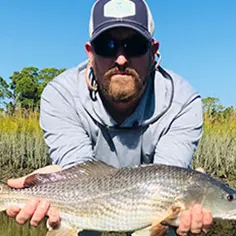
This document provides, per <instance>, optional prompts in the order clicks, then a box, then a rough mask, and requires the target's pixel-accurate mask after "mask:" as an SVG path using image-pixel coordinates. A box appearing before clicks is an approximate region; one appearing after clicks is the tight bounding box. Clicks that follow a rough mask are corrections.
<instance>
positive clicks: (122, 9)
mask: <svg viewBox="0 0 236 236" xmlns="http://www.w3.org/2000/svg"><path fill="white" fill-rule="evenodd" d="M135 13H136V8H135V4H134V3H133V2H132V1H130V0H111V1H109V2H108V3H106V4H105V5H104V16H105V17H114V18H123V17H129V16H134V15H135Z"/></svg>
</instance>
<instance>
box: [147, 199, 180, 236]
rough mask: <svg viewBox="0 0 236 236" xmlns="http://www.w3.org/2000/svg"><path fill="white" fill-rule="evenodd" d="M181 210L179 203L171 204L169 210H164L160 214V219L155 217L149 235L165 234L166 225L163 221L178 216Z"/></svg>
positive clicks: (162, 235) (160, 235)
mask: <svg viewBox="0 0 236 236" xmlns="http://www.w3.org/2000/svg"><path fill="white" fill-rule="evenodd" d="M181 210H182V206H181V205H180V204H179V203H178V204H176V205H173V206H171V207H170V208H169V210H167V211H166V212H164V213H163V214H162V216H163V217H162V218H161V219H157V220H156V221H154V222H153V223H152V226H151V229H150V235H151V236H165V235H167V231H168V226H166V225H165V223H166V222H167V223H168V222H171V221H173V220H175V219H176V218H177V217H178V215H179V213H180V212H181Z"/></svg>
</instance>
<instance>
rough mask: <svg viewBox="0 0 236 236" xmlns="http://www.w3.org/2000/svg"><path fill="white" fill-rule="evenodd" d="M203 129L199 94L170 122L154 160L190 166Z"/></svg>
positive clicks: (157, 147) (159, 143)
mask: <svg viewBox="0 0 236 236" xmlns="http://www.w3.org/2000/svg"><path fill="white" fill-rule="evenodd" d="M202 130H203V116H202V103H201V99H200V97H199V96H197V97H195V98H194V99H192V100H191V101H190V102H189V103H188V104H186V105H185V106H184V107H183V109H181V112H180V113H179V114H178V115H177V116H176V117H175V119H174V120H173V121H172V122H171V123H170V125H169V127H168V129H167V131H166V132H165V134H164V135H163V136H162V137H161V139H160V140H159V142H158V144H157V146H156V150H155V155H154V162H155V163H163V164H171V165H177V166H182V167H189V166H190V164H191V161H192V158H193V154H194V152H195V150H196V148H197V145H198V142H199V140H200V138H201V136H202Z"/></svg>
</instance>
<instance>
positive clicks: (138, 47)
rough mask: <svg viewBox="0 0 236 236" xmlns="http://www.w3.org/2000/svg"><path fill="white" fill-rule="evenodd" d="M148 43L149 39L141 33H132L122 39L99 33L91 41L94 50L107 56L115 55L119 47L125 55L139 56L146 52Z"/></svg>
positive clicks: (149, 43)
mask: <svg viewBox="0 0 236 236" xmlns="http://www.w3.org/2000/svg"><path fill="white" fill-rule="evenodd" d="M150 45H151V41H148V40H147V39H146V38H144V37H143V36H141V35H133V36H131V37H128V38H125V39H122V40H117V39H114V38H112V36H110V35H101V36H99V37H97V38H96V39H95V40H94V41H93V42H92V47H93V50H94V52H95V53H96V54H97V55H99V56H102V57H107V58H112V57H116V56H117V53H118V51H119V50H120V49H121V48H122V51H123V53H124V55H125V56H127V57H140V56H142V55H144V54H146V53H147V51H148V49H149V48H150Z"/></svg>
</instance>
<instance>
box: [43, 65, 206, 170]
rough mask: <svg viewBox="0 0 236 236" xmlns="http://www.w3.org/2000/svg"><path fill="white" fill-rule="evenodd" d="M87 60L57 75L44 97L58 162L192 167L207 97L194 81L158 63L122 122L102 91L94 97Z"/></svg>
mask: <svg viewBox="0 0 236 236" xmlns="http://www.w3.org/2000/svg"><path fill="white" fill-rule="evenodd" d="M86 66H87V62H84V63H82V64H80V65H79V66H77V67H75V68H72V69H69V70H66V71H65V72H63V73H62V74H60V75H59V76H58V77H56V78H55V79H53V80H52V81H51V82H50V83H48V85H47V86H46V88H45V89H44V91H43V94H42V97H41V111H40V125H41V127H42V129H43V131H44V138H45V141H46V144H47V145H48V147H49V154H50V157H51V159H52V161H53V163H54V164H58V165H60V166H61V167H69V166H71V165H73V164H76V163H80V162H83V161H85V160H88V159H92V158H96V159H99V160H102V161H104V162H106V163H107V164H110V165H112V166H114V167H118V168H120V167H126V166H133V165H138V164H140V163H153V162H154V163H163V164H171V165H177V166H183V167H188V166H189V165H190V163H191V160H192V157H193V153H194V151H195V149H196V147H197V144H198V141H199V139H200V137H201V135H202V125H203V118H202V103H201V98H200V96H199V94H198V93H196V92H195V91H194V90H193V88H192V87H191V86H190V85H189V83H188V82H187V81H186V80H184V79H183V78H181V77H180V76H178V75H176V74H174V73H173V72H170V71H168V72H167V71H166V70H164V69H162V68H159V70H157V71H156V72H155V76H154V78H150V79H149V82H148V85H147V88H146V90H145V93H144V95H143V96H142V98H141V100H140V102H139V104H138V106H137V107H136V110H135V111H134V113H133V114H132V115H131V116H130V117H128V118H127V119H126V120H125V121H124V122H123V123H122V124H120V125H118V124H117V123H116V122H115V121H114V120H113V119H112V117H111V116H110V115H109V114H108V113H107V111H106V109H105V108H104V106H103V103H102V100H101V99H100V97H99V94H98V93H96V94H95V95H94V94H93V95H94V96H96V99H92V98H91V94H90V91H89V89H88V87H87V84H86V81H85V73H86Z"/></svg>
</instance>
